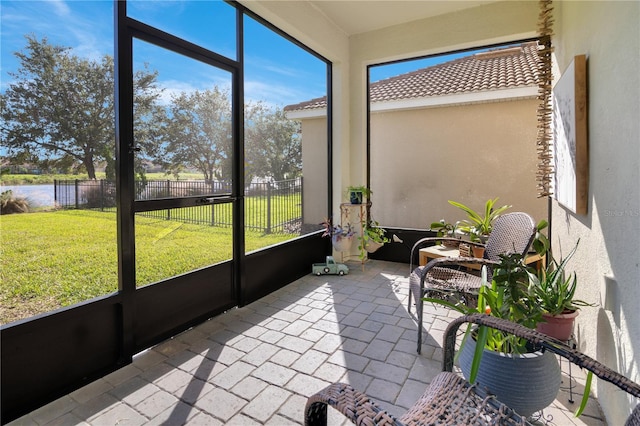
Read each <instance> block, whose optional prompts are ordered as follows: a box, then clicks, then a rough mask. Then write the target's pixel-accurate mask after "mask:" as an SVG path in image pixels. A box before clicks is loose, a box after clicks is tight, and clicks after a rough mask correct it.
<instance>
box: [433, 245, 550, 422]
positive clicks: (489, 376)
mask: <svg viewBox="0 0 640 426" xmlns="http://www.w3.org/2000/svg"><path fill="white" fill-rule="evenodd" d="M523 259H524V258H523V256H522V255H521V254H518V253H515V254H504V255H501V256H500V261H499V262H497V263H496V264H495V266H494V273H493V280H492V282H491V284H490V285H489V284H488V283H487V272H486V269H485V268H483V270H482V278H483V282H484V285H483V286H482V287H481V288H480V292H479V294H478V303H477V307H476V308H468V307H467V306H465V305H464V304H463V303H461V302H460V303H451V302H449V301H446V300H441V299H437V298H424V299H423V300H425V301H430V302H433V303H438V304H441V305H444V306H448V307H450V308H453V309H455V310H457V311H459V312H461V313H464V314H469V313H472V312H481V313H486V314H489V315H492V316H496V317H499V318H504V319H507V320H509V321H512V322H515V323H518V324H522V325H524V326H526V327H529V328H535V327H536V325H537V323H538V322H539V321H540V319H541V317H542V310H541V309H540V307H538V305H537V299H536V297H535V296H534V295H532V294H531V292H530V291H529V288H530V283H531V277H532V276H534V275H535V274H534V272H533V270H532V269H531V268H529V267H527V266H525V264H524V262H523ZM458 356H459V358H458V359H459V364H460V368H461V370H462V372H463V374H464V375H465V377H466V378H467V380H469V381H470V382H471V383H475V382H476V381H477V382H478V383H479V384H480V385H481V386H483V387H487V388H488V389H489V391H490V392H491V393H493V394H495V395H496V396H497V398H498V399H499V400H500V401H502V402H503V403H505V404H506V405H508V406H509V407H511V408H513V409H514V410H516V412H518V413H519V414H521V415H523V416H529V415H531V414H532V413H534V412H536V411H538V410H541V409H542V408H544V407H546V406H548V405H549V404H550V403H551V402H553V400H554V399H555V397H556V394H557V392H558V390H559V388H560V382H561V376H560V366H559V364H558V361H557V359H556V358H555V357H554V356H553V354H551V353H550V352H543V351H540V350H538V349H537V348H534V347H530V346H529V345H528V344H527V343H526V340H524V339H520V338H517V337H515V336H513V335H509V334H506V333H503V332H500V331H497V330H494V329H490V328H487V327H479V328H469V329H467V332H466V334H465V336H464V339H463V342H462V345H461V348H460V351H459V354H458Z"/></svg>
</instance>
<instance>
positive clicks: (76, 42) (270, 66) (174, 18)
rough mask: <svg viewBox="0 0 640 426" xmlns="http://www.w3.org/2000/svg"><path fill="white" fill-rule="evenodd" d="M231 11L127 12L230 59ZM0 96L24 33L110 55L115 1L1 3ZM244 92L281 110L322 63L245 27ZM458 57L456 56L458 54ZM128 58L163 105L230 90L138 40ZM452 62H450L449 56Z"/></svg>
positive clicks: (160, 5)
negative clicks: (144, 70) (153, 83)
mask: <svg viewBox="0 0 640 426" xmlns="http://www.w3.org/2000/svg"><path fill="white" fill-rule="evenodd" d="M234 13H235V12H234V9H233V7H231V6H229V5H228V4H226V3H224V2H222V1H149V0H143V1H131V2H130V4H129V10H128V14H129V15H130V16H132V17H133V18H136V19H139V20H141V21H143V22H145V23H148V24H150V25H152V26H156V27H158V28H160V29H161V30H164V31H167V32H170V33H172V34H175V35H177V36H179V37H182V38H185V39H187V40H189V41H192V42H194V43H197V44H201V45H203V46H205V47H207V48H209V49H211V50H213V51H215V52H217V53H220V54H222V55H225V56H228V57H231V58H233V59H235V21H234ZM0 19H1V24H2V25H1V30H0V31H1V34H0V38H1V44H0V49H1V63H0V66H1V74H0V78H1V80H0V90H1V91H4V90H6V88H7V86H8V84H9V83H10V82H11V77H10V76H9V74H8V72H15V71H17V69H18V61H17V60H16V58H15V56H14V55H13V52H15V51H17V50H21V49H23V48H24V46H25V44H26V40H25V35H26V34H33V35H35V36H36V37H37V38H38V39H42V38H43V37H46V38H47V39H48V40H49V42H50V43H52V44H58V45H62V46H67V47H71V48H72V49H73V53H74V54H75V55H77V56H80V57H83V58H88V59H94V60H97V59H99V58H101V57H102V56H104V55H105V54H108V55H113V2H112V1H110V0H93V1H77V0H71V1H69V0H67V1H64V0H49V1H31V0H20V1H7V0H2V2H1V3H0ZM245 32H246V34H245V42H246V46H245V94H246V96H247V98H248V99H251V100H256V101H257V100H261V101H264V102H267V103H268V104H272V105H277V106H280V107H282V106H285V105H288V104H293V103H298V102H302V101H305V100H309V99H312V98H316V97H320V96H324V95H325V93H326V68H325V66H324V63H323V62H322V61H320V60H319V59H317V58H315V57H314V56H313V55H311V54H309V53H307V52H305V51H304V50H302V49H301V48H299V47H297V46H295V45H294V44H293V43H291V42H289V41H287V40H285V39H284V38H282V37H280V36H278V35H276V34H275V33H273V32H272V31H271V30H269V29H267V28H266V27H264V26H262V25H261V24H259V23H257V22H255V21H253V20H252V19H250V18H247V20H246V21H245ZM458 56H459V55H458ZM134 58H135V61H136V62H137V66H138V67H140V66H141V63H142V62H143V61H145V62H148V63H149V65H150V68H151V69H155V70H158V71H159V77H158V81H159V83H160V85H161V86H162V87H163V88H164V89H165V94H164V96H165V97H166V100H167V101H168V99H169V98H170V96H171V95H172V94H175V93H177V92H181V91H190V90H204V89H207V88H211V86H212V85H222V86H224V85H228V84H229V82H230V76H229V75H228V74H227V73H225V72H220V71H217V70H216V69H213V68H211V67H208V66H204V65H202V64H200V63H198V62H196V61H193V60H190V59H187V58H184V57H181V56H179V55H176V54H173V53H170V52H166V51H162V50H161V49H159V48H157V47H155V46H150V45H148V44H146V43H144V42H141V41H136V43H135V44H134ZM443 59H445V58H431V59H427V60H422V61H416V62H405V63H399V64H395V65H390V66H385V67H375V68H372V70H371V77H372V81H376V80H379V79H383V78H388V77H390V76H394V75H399V74H402V73H405V72H408V71H411V70H414V69H418V68H422V67H425V66H429V65H433V64H434V63H438V62H442V61H443ZM447 59H450V58H447Z"/></svg>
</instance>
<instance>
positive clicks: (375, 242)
mask: <svg viewBox="0 0 640 426" xmlns="http://www.w3.org/2000/svg"><path fill="white" fill-rule="evenodd" d="M386 232H387V231H386V230H385V229H384V228H382V227H381V226H380V224H379V223H378V222H377V221H375V220H369V222H368V223H366V224H365V225H364V226H363V227H362V235H360V236H359V237H358V240H359V242H360V244H359V245H358V250H360V260H364V259H365V257H366V256H367V253H373V252H375V251H376V250H378V249H379V248H380V247H382V246H383V245H384V244H386V243H388V242H390V241H391V240H390V239H389V238H388V237H387V236H386V235H385V234H386Z"/></svg>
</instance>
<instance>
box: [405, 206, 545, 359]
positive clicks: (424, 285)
mask: <svg viewBox="0 0 640 426" xmlns="http://www.w3.org/2000/svg"><path fill="white" fill-rule="evenodd" d="M535 232H536V225H535V223H534V221H533V219H532V218H531V216H529V215H528V214H527V213H522V212H515V213H507V214H504V215H502V216H500V217H498V218H497V219H496V221H495V223H494V224H493V230H492V231H491V234H490V235H489V237H488V239H487V243H486V244H485V251H484V257H483V258H482V259H480V258H475V257H443V258H438V259H433V260H431V261H429V263H427V264H426V265H424V266H418V267H417V268H415V269H414V268H413V263H412V262H413V258H414V253H415V251H416V250H417V249H419V248H421V247H423V246H425V245H426V244H428V243H433V242H436V241H443V240H456V239H454V238H443V237H427V238H422V239H420V240H418V241H417V242H416V243H415V244H414V245H413V248H412V249H411V258H410V259H411V260H410V262H411V263H410V265H409V271H411V272H410V275H409V301H408V306H407V309H408V311H409V313H410V312H411V298H412V297H413V298H414V299H415V304H416V313H417V319H418V353H420V352H421V350H422V333H423V326H422V320H423V301H422V298H423V297H425V296H429V297H434V298H439V299H443V298H444V299H447V300H450V301H452V302H453V303H457V302H458V301H462V302H463V303H465V304H466V305H467V306H470V307H473V306H475V304H476V302H477V295H478V291H479V289H480V286H481V285H482V280H481V278H480V276H478V275H475V274H471V273H468V272H466V271H465V270H464V266H465V265H467V266H470V265H480V266H481V265H486V266H487V269H488V272H489V274H488V277H487V279H488V281H489V282H491V272H492V267H493V266H495V265H496V264H498V261H499V260H500V255H501V254H505V253H520V254H522V255H523V256H524V255H526V253H527V250H528V249H529V246H530V245H531V242H532V241H533V238H534V236H535ZM469 244H471V245H480V244H478V243H472V242H469ZM453 266H455V267H458V269H454V268H452V267H453Z"/></svg>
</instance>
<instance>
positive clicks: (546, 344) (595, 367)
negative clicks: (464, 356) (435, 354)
mask: <svg viewBox="0 0 640 426" xmlns="http://www.w3.org/2000/svg"><path fill="white" fill-rule="evenodd" d="M464 323H470V324H478V325H484V326H487V327H491V328H493V329H496V330H500V331H503V332H506V333H509V334H512V335H514V336H518V337H522V338H524V339H527V340H528V341H529V342H531V343H532V344H533V345H534V346H535V347H537V348H541V349H544V350H548V351H551V352H553V353H555V354H557V355H560V356H562V357H563V358H566V359H567V360H569V361H570V362H571V363H573V364H575V365H577V366H579V367H581V368H585V369H587V370H589V371H591V372H593V374H595V375H596V376H597V377H599V378H601V379H602V380H605V381H607V382H609V383H612V384H614V385H616V386H617V387H619V388H620V389H622V390H624V391H625V392H627V393H629V394H631V395H633V396H635V397H640V385H639V384H637V383H635V382H633V381H631V380H630V379H628V378H626V377H625V376H623V375H621V374H620V373H618V372H616V371H613V370H612V369H610V368H609V367H607V366H605V365H603V364H601V363H600V362H598V361H596V360H595V359H593V358H591V357H589V356H588V355H585V354H583V353H582V352H579V351H577V350H576V349H573V348H571V347H569V346H568V345H566V344H565V343H563V342H561V341H559V340H557V339H555V338H553V337H549V336H547V335H546V334H544V333H540V332H538V331H536V330H533V329H530V328H527V327H524V326H523V325H520V324H516V323H514V322H511V321H508V320H505V319H502V318H497V317H494V316H490V315H486V314H471V315H464V316H461V317H459V318H456V319H454V320H453V321H451V323H449V326H448V327H447V330H446V331H445V335H444V342H443V350H444V356H443V361H442V369H443V371H452V368H453V358H454V355H455V344H456V336H457V333H458V329H459V328H460V326H461V325H462V324H464Z"/></svg>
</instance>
